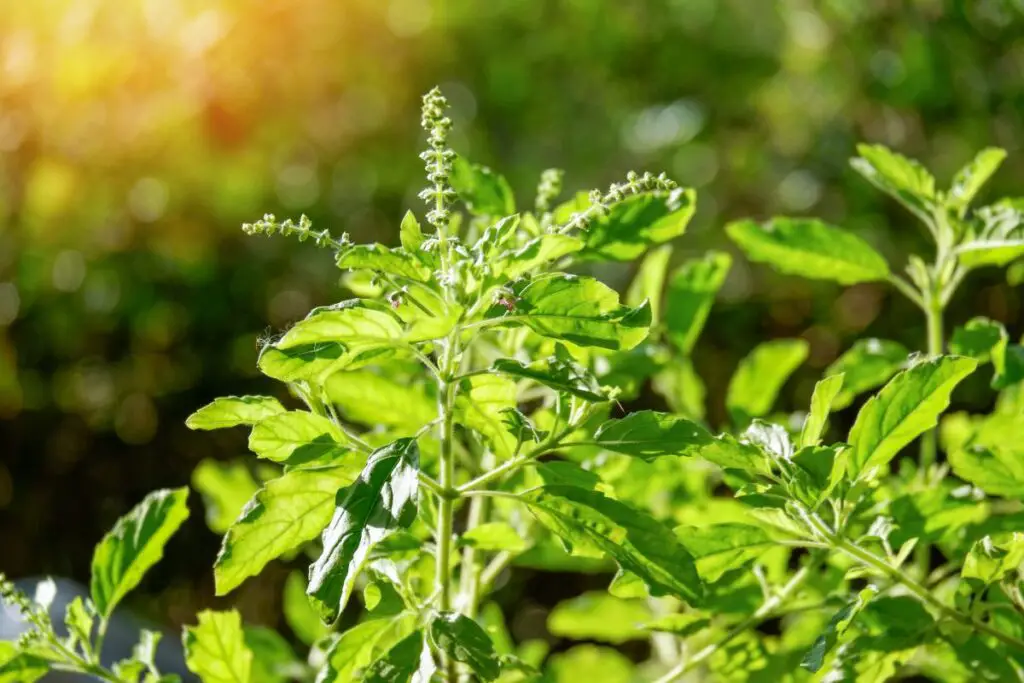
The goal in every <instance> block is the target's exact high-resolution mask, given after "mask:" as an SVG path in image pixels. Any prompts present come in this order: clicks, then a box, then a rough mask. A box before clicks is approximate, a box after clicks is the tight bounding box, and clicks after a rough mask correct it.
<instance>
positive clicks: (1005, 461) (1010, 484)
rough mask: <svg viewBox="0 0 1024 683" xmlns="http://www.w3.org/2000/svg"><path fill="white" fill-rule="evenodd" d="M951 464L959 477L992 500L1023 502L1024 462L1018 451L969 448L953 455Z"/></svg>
mask: <svg viewBox="0 0 1024 683" xmlns="http://www.w3.org/2000/svg"><path fill="white" fill-rule="evenodd" d="M1017 438H1018V439H1019V438H1020V435H1017ZM949 464H950V465H951V466H952V468H953V473H954V474H956V476H958V477H960V478H961V479H963V480H964V481H967V482H970V483H972V484H974V485H975V486H977V487H978V488H980V489H981V490H982V491H984V492H985V493H987V494H989V495H991V496H1002V497H1004V498H1024V459H1022V458H1021V453H1020V452H1019V451H1017V452H1014V451H1012V450H1010V449H1007V448H1003V447H999V446H992V447H989V448H986V447H984V446H979V445H970V446H968V447H966V448H962V449H959V450H954V451H951V452H950V453H949Z"/></svg>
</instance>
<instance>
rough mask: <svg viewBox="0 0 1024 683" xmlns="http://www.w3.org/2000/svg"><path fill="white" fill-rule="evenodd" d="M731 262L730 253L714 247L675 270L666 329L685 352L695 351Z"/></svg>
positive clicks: (680, 349) (668, 302) (668, 303)
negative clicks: (714, 249)
mask: <svg viewBox="0 0 1024 683" xmlns="http://www.w3.org/2000/svg"><path fill="white" fill-rule="evenodd" d="M731 266H732V257H731V256H729V254H726V253H725V252H720V251H710V252H708V253H707V254H705V255H704V256H703V257H702V258H696V259H690V260H689V261H686V262H684V263H683V264H682V265H681V266H679V268H677V269H676V270H675V271H673V273H672V276H671V278H670V280H669V285H668V295H667V297H666V302H665V329H666V330H667V332H668V338H669V340H670V341H671V342H672V343H673V344H675V346H676V348H677V349H679V351H680V352H681V353H683V354H689V353H690V352H692V351H693V347H694V345H695V344H696V343H697V337H699V336H700V333H701V330H703V329H704V323H705V321H706V320H707V318H708V312H709V311H710V310H711V306H712V304H714V302H715V294H717V293H718V290H719V289H721V287H722V283H724V282H725V277H726V275H728V274H729V268H730V267H731Z"/></svg>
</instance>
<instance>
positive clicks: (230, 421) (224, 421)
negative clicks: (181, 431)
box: [185, 396, 284, 429]
mask: <svg viewBox="0 0 1024 683" xmlns="http://www.w3.org/2000/svg"><path fill="white" fill-rule="evenodd" d="M283 412H284V406H282V405H281V403H280V401H278V400H277V399H276V398H271V397H270V396H222V397H221V398H216V399H214V400H213V403H210V404H209V405H205V406H203V407H202V408H200V409H199V410H197V411H196V412H194V413H192V414H191V415H189V416H188V419H187V420H185V424H186V426H188V428H189V429H223V428H225V427H236V426H238V425H254V424H256V423H257V422H259V421H260V420H264V419H266V418H268V417H270V416H271V415H276V414H277V413H283Z"/></svg>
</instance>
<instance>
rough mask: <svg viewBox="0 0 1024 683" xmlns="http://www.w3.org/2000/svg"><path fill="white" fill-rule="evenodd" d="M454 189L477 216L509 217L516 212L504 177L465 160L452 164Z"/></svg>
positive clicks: (460, 158)
mask: <svg viewBox="0 0 1024 683" xmlns="http://www.w3.org/2000/svg"><path fill="white" fill-rule="evenodd" d="M450 182H451V184H452V189H454V190H455V191H456V192H457V193H458V195H459V199H461V200H462V202H463V203H464V204H465V205H466V208H467V209H469V211H470V213H472V214H474V215H476V216H507V215H509V214H512V213H515V212H516V202H515V197H514V196H513V195H512V188H511V187H510V186H509V184H508V181H507V180H505V178H504V177H503V176H501V175H499V174H497V173H495V172H494V171H492V170H491V169H489V168H487V167H486V166H481V165H479V164H474V163H471V162H469V161H467V160H466V159H464V158H462V157H456V158H455V159H454V161H453V162H452V172H451V177H450Z"/></svg>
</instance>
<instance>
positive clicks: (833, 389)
mask: <svg viewBox="0 0 1024 683" xmlns="http://www.w3.org/2000/svg"><path fill="white" fill-rule="evenodd" d="M842 387H843V375H842V373H840V374H837V375H832V376H830V377H826V378H825V379H823V380H821V381H820V382H818V383H817V384H815V385H814V393H813V394H811V411H810V412H809V413H807V419H805V420H804V426H803V428H802V429H801V430H800V440H799V441H798V444H799V445H800V447H806V446H817V445H818V443H819V442H820V441H821V435H822V434H823V433H824V432H825V424H826V423H827V422H828V414H829V412H830V411H831V410H832V401H833V400H835V397H836V396H837V395H838V394H839V391H840V389H842Z"/></svg>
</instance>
